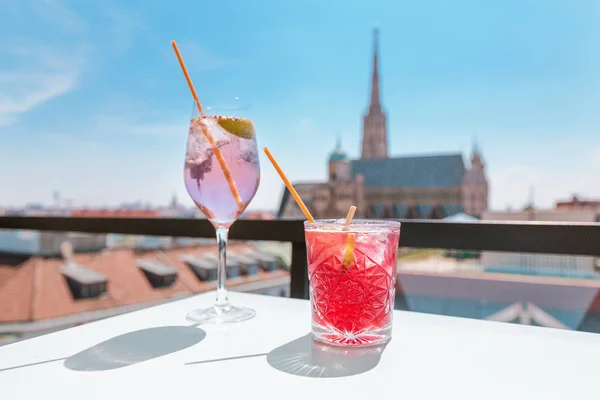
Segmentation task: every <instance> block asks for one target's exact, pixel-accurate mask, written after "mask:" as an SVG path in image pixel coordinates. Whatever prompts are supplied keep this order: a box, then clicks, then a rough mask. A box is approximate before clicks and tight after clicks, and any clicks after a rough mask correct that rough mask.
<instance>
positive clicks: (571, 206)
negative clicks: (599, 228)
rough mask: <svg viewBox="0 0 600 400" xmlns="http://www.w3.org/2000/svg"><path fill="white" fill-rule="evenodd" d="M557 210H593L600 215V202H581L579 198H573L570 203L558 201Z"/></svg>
mask: <svg viewBox="0 0 600 400" xmlns="http://www.w3.org/2000/svg"><path fill="white" fill-rule="evenodd" d="M556 209H557V210H561V211H564V210H592V211H595V212H596V213H598V214H600V200H581V199H580V198H578V197H577V196H573V198H572V199H571V200H568V201H557V202H556Z"/></svg>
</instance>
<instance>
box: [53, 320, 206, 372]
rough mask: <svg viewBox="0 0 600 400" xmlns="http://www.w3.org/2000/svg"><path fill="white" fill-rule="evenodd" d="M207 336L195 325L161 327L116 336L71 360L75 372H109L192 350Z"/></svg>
mask: <svg viewBox="0 0 600 400" xmlns="http://www.w3.org/2000/svg"><path fill="white" fill-rule="evenodd" d="M205 337H206V332H205V331H204V330H202V329H200V328H198V327H195V326H161V327H156V328H148V329H142V330H139V331H133V332H129V333H125V334H123V335H119V336H115V337H113V338H111V339H108V340H106V341H104V342H102V343H98V344H97V345H95V346H92V347H90V348H88V349H85V350H83V351H81V352H79V353H77V354H74V355H72V356H70V357H68V358H67V359H66V360H65V361H64V366H65V367H66V368H68V369H71V370H73V371H106V370H111V369H116V368H122V367H127V366H129V365H133V364H137V363H140V362H143V361H148V360H151V359H153V358H157V357H162V356H165V355H167V354H171V353H174V352H176V351H179V350H183V349H186V348H188V347H191V346H193V345H195V344H197V343H199V342H201V341H202V340H204V338H205Z"/></svg>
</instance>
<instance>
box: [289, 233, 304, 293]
mask: <svg viewBox="0 0 600 400" xmlns="http://www.w3.org/2000/svg"><path fill="white" fill-rule="evenodd" d="M290 274H291V283H290V286H291V287H290V297H292V298H295V299H308V267H307V260H306V243H305V242H292V265H291V272H290Z"/></svg>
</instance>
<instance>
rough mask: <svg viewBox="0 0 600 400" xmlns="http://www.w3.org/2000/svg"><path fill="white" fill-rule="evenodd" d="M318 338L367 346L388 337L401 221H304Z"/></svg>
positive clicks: (314, 327) (331, 341) (384, 340)
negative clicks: (350, 222) (346, 223)
mask: <svg viewBox="0 0 600 400" xmlns="http://www.w3.org/2000/svg"><path fill="white" fill-rule="evenodd" d="M304 228H305V234H306V245H307V253H308V277H309V280H310V299H311V303H312V332H313V334H314V336H315V338H317V339H318V340H321V341H325V342H328V343H333V344H339V345H351V346H361V345H362V346H364V345H374V344H380V343H384V342H387V341H388V340H389V339H390V338H391V333H392V315H393V313H392V311H393V309H394V296H395V284H396V263H397V250H398V241H399V238H400V223H399V222H394V221H389V222H388V221H368V220H355V221H353V222H352V224H351V225H350V226H349V227H348V229H347V230H344V225H343V220H342V221H339V220H337V221H336V220H317V221H315V222H310V221H306V222H305V223H304Z"/></svg>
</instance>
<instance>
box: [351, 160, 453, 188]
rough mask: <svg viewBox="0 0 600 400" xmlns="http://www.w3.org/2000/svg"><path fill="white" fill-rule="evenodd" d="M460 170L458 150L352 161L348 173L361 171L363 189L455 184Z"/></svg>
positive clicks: (435, 186) (448, 185) (432, 186)
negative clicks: (437, 153) (445, 152)
mask: <svg viewBox="0 0 600 400" xmlns="http://www.w3.org/2000/svg"><path fill="white" fill-rule="evenodd" d="M464 171H465V165H464V162H463V158H462V155H461V154H448V155H434V156H412V157H396V158H378V159H366V160H364V159H362V160H355V161H352V176H356V175H357V174H362V175H363V176H364V178H365V188H366V189H379V188H403V187H407V188H410V187H412V188H439V187H458V186H460V184H461V181H462V177H463V173H464Z"/></svg>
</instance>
